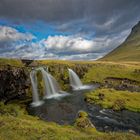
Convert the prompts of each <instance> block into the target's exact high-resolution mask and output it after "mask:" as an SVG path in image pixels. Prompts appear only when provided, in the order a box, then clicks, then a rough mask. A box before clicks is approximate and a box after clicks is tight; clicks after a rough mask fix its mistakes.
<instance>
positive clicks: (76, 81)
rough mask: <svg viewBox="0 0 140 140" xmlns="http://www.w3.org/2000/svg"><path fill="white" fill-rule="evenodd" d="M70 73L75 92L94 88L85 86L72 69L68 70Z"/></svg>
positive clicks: (71, 84)
mask: <svg viewBox="0 0 140 140" xmlns="http://www.w3.org/2000/svg"><path fill="white" fill-rule="evenodd" d="M68 71H69V80H70V86H71V87H72V89H73V90H81V89H90V88H92V86H91V85H83V84H82V82H81V80H80V78H79V77H78V75H77V74H76V73H75V72H74V71H73V70H72V69H68Z"/></svg>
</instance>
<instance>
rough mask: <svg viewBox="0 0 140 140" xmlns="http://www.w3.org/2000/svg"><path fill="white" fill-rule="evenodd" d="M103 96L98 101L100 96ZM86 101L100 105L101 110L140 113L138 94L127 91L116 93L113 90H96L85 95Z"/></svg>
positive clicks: (139, 95)
mask: <svg viewBox="0 0 140 140" xmlns="http://www.w3.org/2000/svg"><path fill="white" fill-rule="evenodd" d="M101 93H102V94H103V95H104V98H103V99H100V94H101ZM86 101H87V102H89V103H95V104H99V105H101V106H102V107H103V108H112V109H114V110H122V109H127V110H131V111H135V112H140V104H139V103H140V93H139V92H129V91H117V90H114V89H97V90H95V91H94V92H91V93H87V94H86Z"/></svg>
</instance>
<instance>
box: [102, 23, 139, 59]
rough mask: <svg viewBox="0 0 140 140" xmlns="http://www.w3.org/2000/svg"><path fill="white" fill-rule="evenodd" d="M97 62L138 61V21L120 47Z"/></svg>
mask: <svg viewBox="0 0 140 140" xmlns="http://www.w3.org/2000/svg"><path fill="white" fill-rule="evenodd" d="M99 60H103V61H140V21H139V22H138V23H137V24H136V25H135V26H134V27H133V28H132V30H131V33H130V34H129V35H128V37H127V38H126V40H125V41H124V42H123V43H122V44H121V45H119V46H118V47H117V48H116V49H114V50H113V51H111V52H110V53H108V54H107V55H106V56H104V57H103V58H101V59H99Z"/></svg>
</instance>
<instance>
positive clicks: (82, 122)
mask: <svg viewBox="0 0 140 140" xmlns="http://www.w3.org/2000/svg"><path fill="white" fill-rule="evenodd" d="M75 126H76V127H78V128H95V126H94V125H93V124H92V122H91V121H90V119H89V118H88V114H87V113H86V112H85V111H79V112H78V117H77V119H76V121H75Z"/></svg>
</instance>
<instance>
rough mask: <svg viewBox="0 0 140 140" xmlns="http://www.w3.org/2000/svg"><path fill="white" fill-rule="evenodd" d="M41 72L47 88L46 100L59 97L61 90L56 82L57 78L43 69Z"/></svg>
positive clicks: (45, 91)
mask: <svg viewBox="0 0 140 140" xmlns="http://www.w3.org/2000/svg"><path fill="white" fill-rule="evenodd" d="M41 72H42V76H43V80H44V86H45V88H44V93H45V96H44V98H50V97H55V96H59V92H60V90H61V89H60V87H59V85H58V83H57V81H56V80H55V78H54V77H53V76H52V75H51V74H49V73H48V72H46V71H45V70H44V69H43V68H42V69H41Z"/></svg>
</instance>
